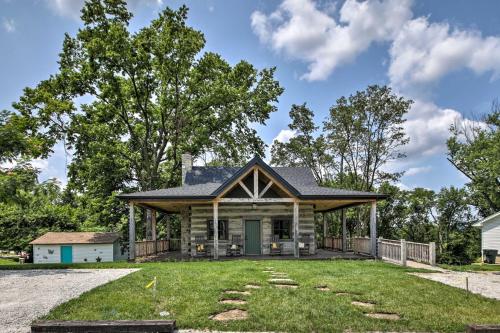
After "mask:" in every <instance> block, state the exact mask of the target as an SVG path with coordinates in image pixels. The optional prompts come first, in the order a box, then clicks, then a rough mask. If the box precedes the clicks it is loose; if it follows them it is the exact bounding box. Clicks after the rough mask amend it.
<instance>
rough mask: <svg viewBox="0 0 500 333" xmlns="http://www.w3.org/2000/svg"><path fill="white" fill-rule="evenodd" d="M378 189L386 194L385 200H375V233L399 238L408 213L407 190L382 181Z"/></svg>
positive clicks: (384, 236) (388, 237) (389, 237)
mask: <svg viewBox="0 0 500 333" xmlns="http://www.w3.org/2000/svg"><path fill="white" fill-rule="evenodd" d="M378 191H379V192H381V193H384V194H387V195H388V197H387V199H385V200H382V201H380V202H377V235H378V236H379V237H383V238H387V239H401V234H402V232H401V231H402V229H403V227H404V225H405V222H406V218H407V215H408V212H407V207H406V197H407V195H408V194H407V192H405V191H403V190H401V189H399V188H398V187H397V186H395V185H391V184H390V183H388V182H384V183H382V184H381V185H380V187H379V188H378Z"/></svg>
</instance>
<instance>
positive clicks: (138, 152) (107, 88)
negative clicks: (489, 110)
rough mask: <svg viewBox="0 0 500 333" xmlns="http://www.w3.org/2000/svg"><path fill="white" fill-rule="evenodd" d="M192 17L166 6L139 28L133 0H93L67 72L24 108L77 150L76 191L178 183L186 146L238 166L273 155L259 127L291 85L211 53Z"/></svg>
mask: <svg viewBox="0 0 500 333" xmlns="http://www.w3.org/2000/svg"><path fill="white" fill-rule="evenodd" d="M187 13H188V9H187V7H185V6H183V7H181V8H179V9H178V10H177V11H174V10H171V9H169V8H166V9H165V10H164V11H162V12H161V13H160V15H159V17H158V18H157V19H155V20H153V21H152V22H151V24H150V25H149V26H147V27H144V28H142V29H140V30H139V31H137V32H134V33H132V32H130V31H129V29H128V24H129V21H130V19H131V17H132V14H131V13H130V12H128V11H127V8H126V4H125V2H124V1H122V0H102V1H100V0H91V1H88V2H87V3H86V4H85V6H84V8H83V9H82V16H81V18H82V20H83V24H84V25H83V27H82V28H81V29H80V30H79V31H78V33H77V35H76V36H75V37H71V36H69V35H66V36H65V39H64V43H63V50H62V52H61V54H60V60H59V65H60V66H59V72H58V73H56V74H55V75H52V76H51V77H50V78H48V79H47V80H44V81H42V82H40V83H39V84H38V86H37V87H36V88H34V89H32V88H26V89H25V91H24V95H23V96H22V97H21V99H20V101H19V102H17V103H15V104H14V107H15V109H16V110H17V111H19V112H20V114H21V115H23V116H24V117H25V118H26V119H29V120H30V121H31V122H34V123H35V124H36V126H37V128H38V129H39V131H38V134H40V133H43V136H44V138H45V139H46V140H47V141H49V142H51V143H55V142H57V141H58V140H61V139H64V140H65V141H66V144H67V147H68V148H69V149H72V151H73V152H74V153H73V161H72V163H71V165H70V171H69V176H70V184H69V188H70V189H73V190H76V191H78V192H82V193H88V192H91V195H92V196H96V195H100V196H101V197H107V196H109V195H110V194H111V193H112V191H117V190H125V189H127V188H130V187H131V186H133V187H135V188H137V189H140V190H149V189H155V188H159V187H165V186H173V185H178V183H179V182H180V164H181V159H180V155H181V153H182V152H191V153H192V154H193V155H194V156H195V157H196V156H199V155H202V154H205V153H207V152H210V153H211V154H212V155H213V158H214V159H216V160H224V161H230V162H232V163H238V162H240V161H243V160H246V159H248V158H249V157H250V155H253V154H254V153H256V154H259V155H263V153H264V143H263V142H262V140H261V139H260V138H259V137H258V135H257V133H256V131H255V130H254V129H252V128H251V127H250V126H249V124H250V123H252V122H256V123H264V122H265V121H266V120H267V119H268V117H269V114H270V113H271V112H273V111H275V109H276V107H275V106H274V102H276V101H277V98H278V96H279V95H280V94H281V93H282V91H283V89H282V88H281V87H280V86H279V84H278V82H277V81H275V80H274V77H273V75H274V68H271V69H264V70H261V71H257V70H256V69H255V68H254V67H253V66H252V65H251V64H249V63H248V62H246V61H240V62H239V63H237V64H235V65H234V66H231V65H230V64H228V63H227V62H226V61H225V60H224V59H222V57H221V56H220V55H218V54H215V53H211V52H206V53H202V50H203V48H204V46H205V39H204V36H203V34H202V33H201V32H200V31H197V30H195V29H193V28H191V27H189V26H187V24H186V19H187ZM82 99H84V100H90V102H88V103H83V104H81V105H79V101H81V100H82Z"/></svg>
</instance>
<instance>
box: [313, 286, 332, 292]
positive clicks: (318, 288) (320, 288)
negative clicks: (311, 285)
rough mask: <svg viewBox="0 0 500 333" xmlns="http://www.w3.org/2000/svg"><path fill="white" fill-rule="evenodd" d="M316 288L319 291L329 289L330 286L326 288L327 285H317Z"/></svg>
mask: <svg viewBox="0 0 500 333" xmlns="http://www.w3.org/2000/svg"><path fill="white" fill-rule="evenodd" d="M316 289H317V290H319V291H330V288H328V286H317V287H316Z"/></svg>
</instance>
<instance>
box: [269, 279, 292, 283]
mask: <svg viewBox="0 0 500 333" xmlns="http://www.w3.org/2000/svg"><path fill="white" fill-rule="evenodd" d="M268 281H269V282H270V283H283V282H287V283H294V282H295V281H293V280H292V279H269V280H268Z"/></svg>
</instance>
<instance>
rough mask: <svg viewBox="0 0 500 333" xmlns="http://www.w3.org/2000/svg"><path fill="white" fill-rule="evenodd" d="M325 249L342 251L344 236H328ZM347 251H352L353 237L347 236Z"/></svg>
mask: <svg viewBox="0 0 500 333" xmlns="http://www.w3.org/2000/svg"><path fill="white" fill-rule="evenodd" d="M324 247H325V249H331V250H337V251H342V237H326V238H325V245H324ZM346 251H352V239H351V238H347V247H346Z"/></svg>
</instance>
